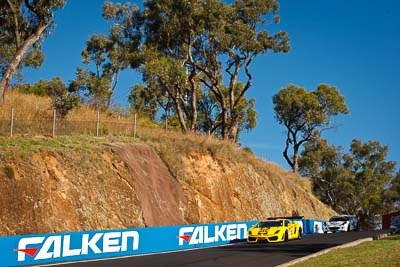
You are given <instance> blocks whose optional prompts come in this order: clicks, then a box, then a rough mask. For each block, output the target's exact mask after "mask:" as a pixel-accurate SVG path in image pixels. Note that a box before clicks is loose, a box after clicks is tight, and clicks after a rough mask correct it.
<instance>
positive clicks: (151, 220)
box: [112, 143, 186, 226]
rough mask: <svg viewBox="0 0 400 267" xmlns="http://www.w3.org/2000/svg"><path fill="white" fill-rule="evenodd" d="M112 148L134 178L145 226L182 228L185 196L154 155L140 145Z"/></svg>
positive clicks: (118, 145)
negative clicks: (174, 226)
mask: <svg viewBox="0 0 400 267" xmlns="http://www.w3.org/2000/svg"><path fill="white" fill-rule="evenodd" d="M112 147H113V148H114V150H115V151H116V153H117V154H118V155H119V156H120V157H121V159H122V160H123V161H124V162H125V163H126V164H127V166H128V168H129V170H130V172H131V174H132V176H133V177H134V183H135V189H136V190H135V191H136V192H137V196H138V199H139V201H140V203H141V207H142V211H143V220H144V223H145V225H146V226H155V225H179V224H184V223H185V220H184V212H183V209H184V205H185V204H186V199H185V195H184V192H183V190H182V187H181V186H180V184H179V182H178V181H177V180H176V179H175V178H174V177H172V175H171V174H170V172H169V170H168V169H167V167H166V166H165V164H164V162H163V161H162V160H161V158H160V157H159V156H158V155H157V153H156V152H155V151H154V150H153V149H152V148H150V147H149V146H147V145H143V144H122V143H114V144H112Z"/></svg>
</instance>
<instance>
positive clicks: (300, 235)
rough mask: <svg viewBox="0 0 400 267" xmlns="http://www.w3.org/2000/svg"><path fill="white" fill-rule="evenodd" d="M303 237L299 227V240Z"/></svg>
mask: <svg viewBox="0 0 400 267" xmlns="http://www.w3.org/2000/svg"><path fill="white" fill-rule="evenodd" d="M302 237H303V231H302V230H301V227H300V228H299V239H301V238H302Z"/></svg>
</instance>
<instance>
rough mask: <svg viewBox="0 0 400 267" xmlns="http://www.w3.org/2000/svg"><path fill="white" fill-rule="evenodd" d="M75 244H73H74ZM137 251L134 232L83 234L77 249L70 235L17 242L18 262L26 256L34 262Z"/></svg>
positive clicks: (28, 238)
mask: <svg viewBox="0 0 400 267" xmlns="http://www.w3.org/2000/svg"><path fill="white" fill-rule="evenodd" d="M74 244H75V242H74ZM128 249H129V250H138V249H139V233H138V232H136V231H126V232H106V233H96V234H94V235H92V236H91V235H90V234H83V235H82V236H81V242H80V245H79V246H78V247H74V248H71V235H54V236H48V237H25V238H21V239H20V240H19V242H18V249H17V251H18V261H25V259H26V254H28V255H31V256H32V257H34V260H44V259H52V258H61V257H72V256H79V255H88V254H92V253H94V254H101V253H112V252H123V251H128Z"/></svg>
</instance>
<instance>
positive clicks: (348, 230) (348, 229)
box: [347, 223, 350, 232]
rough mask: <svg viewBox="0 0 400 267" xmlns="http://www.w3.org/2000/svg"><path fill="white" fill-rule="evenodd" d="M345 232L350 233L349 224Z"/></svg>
mask: <svg viewBox="0 0 400 267" xmlns="http://www.w3.org/2000/svg"><path fill="white" fill-rule="evenodd" d="M347 232H350V223H349V225H348V226H347Z"/></svg>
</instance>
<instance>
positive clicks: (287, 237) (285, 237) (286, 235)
mask: <svg viewBox="0 0 400 267" xmlns="http://www.w3.org/2000/svg"><path fill="white" fill-rule="evenodd" d="M288 240H289V234H288V232H287V231H286V232H285V236H284V237H283V241H284V242H286V241H288Z"/></svg>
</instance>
